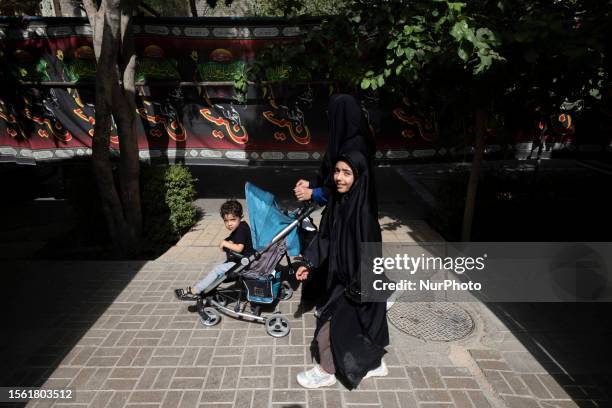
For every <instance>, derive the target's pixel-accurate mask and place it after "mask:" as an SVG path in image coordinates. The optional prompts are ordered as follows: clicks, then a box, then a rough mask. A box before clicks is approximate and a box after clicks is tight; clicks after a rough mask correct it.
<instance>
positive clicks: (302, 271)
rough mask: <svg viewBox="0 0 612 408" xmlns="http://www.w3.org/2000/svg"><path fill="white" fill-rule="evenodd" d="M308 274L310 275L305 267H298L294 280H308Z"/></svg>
mask: <svg viewBox="0 0 612 408" xmlns="http://www.w3.org/2000/svg"><path fill="white" fill-rule="evenodd" d="M309 273H310V270H309V269H308V268H307V267H306V266H304V265H300V266H299V267H298V269H297V271H295V279H297V280H299V281H303V280H306V279H308V274H309Z"/></svg>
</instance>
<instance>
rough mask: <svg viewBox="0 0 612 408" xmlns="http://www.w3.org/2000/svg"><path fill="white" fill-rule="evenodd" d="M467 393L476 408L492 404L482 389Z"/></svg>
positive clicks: (487, 406) (485, 407)
mask: <svg viewBox="0 0 612 408" xmlns="http://www.w3.org/2000/svg"><path fill="white" fill-rule="evenodd" d="M467 395H468V396H469V397H470V400H471V401H472V404H474V406H475V407H476V408H489V407H490V406H491V404H489V400H487V397H485V395H484V393H483V392H482V391H467Z"/></svg>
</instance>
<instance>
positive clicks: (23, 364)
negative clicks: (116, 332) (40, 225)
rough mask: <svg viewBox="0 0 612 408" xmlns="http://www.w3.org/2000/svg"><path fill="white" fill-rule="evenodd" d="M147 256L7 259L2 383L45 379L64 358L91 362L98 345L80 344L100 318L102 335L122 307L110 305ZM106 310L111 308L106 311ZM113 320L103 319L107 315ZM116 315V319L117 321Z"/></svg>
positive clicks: (1, 314) (0, 310)
mask: <svg viewBox="0 0 612 408" xmlns="http://www.w3.org/2000/svg"><path fill="white" fill-rule="evenodd" d="M142 266H143V263H141V262H43V261H40V262H38V261H32V262H28V261H21V262H10V261H6V262H2V263H0V270H2V278H3V284H2V296H1V297H0V298H1V299H2V300H1V306H0V325H1V326H0V327H2V333H3V334H2V336H1V337H0V366H1V367H2V370H0V384H2V386H28V387H35V386H40V385H42V384H43V383H44V382H45V380H46V379H47V378H48V377H49V375H51V374H52V373H53V371H54V370H55V368H56V367H57V366H58V365H59V364H60V363H61V362H62V361H63V360H66V361H68V360H71V361H72V365H75V364H78V361H82V363H85V361H87V360H88V359H89V358H90V357H91V354H92V352H93V350H94V349H95V348H94V347H93V346H94V345H95V344H92V347H91V349H89V348H87V347H82V348H74V346H75V345H76V344H77V343H78V342H79V340H80V339H81V337H82V336H83V335H84V334H85V333H86V332H88V331H89V330H90V329H91V327H92V326H93V325H94V324H96V327H99V328H100V337H101V338H104V337H106V335H107V334H108V332H107V331H106V330H104V327H105V325H106V324H107V325H108V328H109V329H110V328H111V327H115V325H116V324H117V323H118V321H119V320H120V319H121V313H116V314H114V313H109V312H108V311H107V309H108V308H109V306H110V305H111V304H112V303H113V301H114V300H115V299H116V298H117V296H118V295H119V294H120V293H121V292H122V291H123V289H124V288H125V287H126V286H127V285H128V283H129V282H130V281H131V280H132V278H133V277H134V275H136V273H137V272H138V271H139V270H140V269H141V268H142ZM105 312H106V314H105ZM102 315H104V319H107V320H108V322H105V321H101V320H100V319H101V317H102ZM113 319H115V320H114V321H112V320H113Z"/></svg>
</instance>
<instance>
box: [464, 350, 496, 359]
mask: <svg viewBox="0 0 612 408" xmlns="http://www.w3.org/2000/svg"><path fill="white" fill-rule="evenodd" d="M470 354H471V355H472V357H473V358H474V359H476V360H500V359H501V354H500V353H499V351H497V350H484V349H482V350H477V349H476V350H470Z"/></svg>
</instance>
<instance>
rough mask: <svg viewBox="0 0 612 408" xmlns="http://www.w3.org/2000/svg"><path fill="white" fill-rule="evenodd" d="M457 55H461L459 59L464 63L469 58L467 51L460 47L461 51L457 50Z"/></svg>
mask: <svg viewBox="0 0 612 408" xmlns="http://www.w3.org/2000/svg"><path fill="white" fill-rule="evenodd" d="M457 55H459V58H461V60H462V61H463V62H467V60H468V58H469V56H468V53H467V51H466V50H464V49H463V47H459V49H457Z"/></svg>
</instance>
